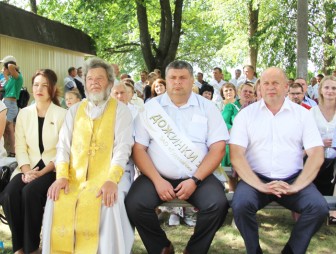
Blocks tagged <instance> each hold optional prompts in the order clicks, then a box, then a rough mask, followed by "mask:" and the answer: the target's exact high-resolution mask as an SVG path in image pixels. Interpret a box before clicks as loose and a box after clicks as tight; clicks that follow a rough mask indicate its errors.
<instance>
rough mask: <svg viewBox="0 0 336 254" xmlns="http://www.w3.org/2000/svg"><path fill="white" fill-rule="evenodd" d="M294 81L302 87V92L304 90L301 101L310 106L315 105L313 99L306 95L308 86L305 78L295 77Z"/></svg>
mask: <svg viewBox="0 0 336 254" xmlns="http://www.w3.org/2000/svg"><path fill="white" fill-rule="evenodd" d="M294 83H299V84H300V85H301V86H302V87H303V92H304V95H305V96H304V98H303V101H302V102H303V103H304V104H307V105H309V106H311V107H314V106H316V105H317V103H316V102H315V101H314V100H312V99H310V98H309V97H308V95H307V89H308V86H307V82H306V80H305V79H304V78H296V79H295V82H294Z"/></svg>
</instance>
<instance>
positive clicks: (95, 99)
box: [85, 86, 112, 105]
mask: <svg viewBox="0 0 336 254" xmlns="http://www.w3.org/2000/svg"><path fill="white" fill-rule="evenodd" d="M111 89H112V86H108V87H107V88H106V90H104V91H101V92H100V93H90V92H87V91H85V94H86V98H87V99H88V100H89V101H90V102H92V103H94V104H95V105H99V104H101V103H102V102H104V101H106V100H107V99H108V98H109V96H110V93H111Z"/></svg>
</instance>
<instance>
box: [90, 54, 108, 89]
mask: <svg viewBox="0 0 336 254" xmlns="http://www.w3.org/2000/svg"><path fill="white" fill-rule="evenodd" d="M94 68H103V69H105V71H106V74H107V79H108V82H109V83H110V84H111V85H113V84H114V71H113V68H112V66H111V65H110V64H109V63H108V62H106V61H104V60H103V59H100V58H98V57H92V58H89V59H88V60H86V61H85V63H84V65H83V75H84V81H86V75H87V73H88V71H89V70H91V69H94Z"/></svg>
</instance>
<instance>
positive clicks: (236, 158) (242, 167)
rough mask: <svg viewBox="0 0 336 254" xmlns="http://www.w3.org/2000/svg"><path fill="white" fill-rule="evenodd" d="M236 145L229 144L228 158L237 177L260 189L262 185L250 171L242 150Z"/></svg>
mask: <svg viewBox="0 0 336 254" xmlns="http://www.w3.org/2000/svg"><path fill="white" fill-rule="evenodd" d="M241 150H242V148H240V147H237V145H230V160H231V164H232V166H233V168H234V170H235V171H236V172H237V173H238V175H239V177H240V178H241V179H242V180H244V182H246V183H247V184H249V185H251V186H252V187H253V188H255V189H257V190H260V187H261V186H262V185H263V183H262V182H261V180H260V179H259V177H258V176H257V175H256V174H255V173H254V172H253V171H252V169H251V167H250V165H249V164H248V162H247V160H246V158H245V153H244V151H241Z"/></svg>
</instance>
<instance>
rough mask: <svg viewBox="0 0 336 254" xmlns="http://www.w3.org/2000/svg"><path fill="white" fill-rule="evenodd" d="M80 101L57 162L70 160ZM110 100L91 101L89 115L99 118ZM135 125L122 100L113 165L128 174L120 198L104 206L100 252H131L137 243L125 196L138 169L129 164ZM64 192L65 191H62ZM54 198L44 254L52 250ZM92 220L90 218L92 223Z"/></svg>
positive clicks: (47, 208)
mask: <svg viewBox="0 0 336 254" xmlns="http://www.w3.org/2000/svg"><path fill="white" fill-rule="evenodd" d="M79 105H80V103H77V104H75V105H73V106H72V107H71V108H70V109H69V112H68V113H67V115H66V118H65V121H64V124H63V126H62V129H61V131H60V135H59V137H60V138H59V142H58V144H57V155H56V164H57V162H58V161H59V162H61V161H62V162H69V160H70V145H71V140H72V133H73V126H74V119H75V116H76V112H77V110H78V107H79ZM105 106H106V103H103V104H102V105H98V106H95V105H94V104H92V103H90V102H89V104H88V108H87V114H88V115H89V116H91V118H92V119H95V118H97V117H99V116H100V115H101V114H102V113H103V112H104V109H105ZM132 133H133V124H132V115H131V113H130V110H129V109H128V108H127V106H126V105H124V104H123V103H121V102H118V106H117V115H116V123H115V135H114V136H115V140H114V147H113V158H112V161H111V164H117V165H120V166H122V167H123V168H124V169H125V172H124V175H123V176H122V178H121V180H120V182H119V183H118V199H117V202H116V203H115V204H114V205H113V206H112V207H106V206H104V205H102V206H101V215H100V229H99V246H98V252H97V253H100V254H105V253H113V254H124V253H125V254H129V253H131V250H132V245H133V242H134V229H133V228H132V226H131V224H130V222H129V219H128V217H127V213H126V209H125V205H124V199H125V196H126V195H127V193H128V190H129V188H130V186H131V182H132V178H131V175H134V172H131V170H132V168H130V167H126V163H127V162H128V160H129V157H130V154H131V149H132V146H133V144H134V139H133V135H132ZM62 191H63V190H62ZM53 203H54V202H53V201H52V200H51V199H48V200H47V203H46V206H45V212H44V218H43V228H42V238H43V239H42V253H43V254H49V253H50V239H51V227H52V219H53ZM89 221H90V219H89V218H88V223H89Z"/></svg>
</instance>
